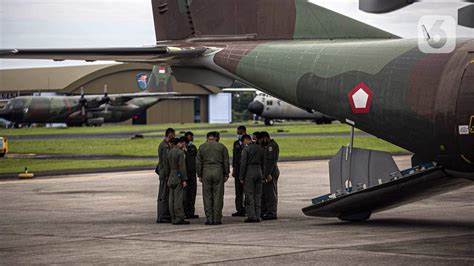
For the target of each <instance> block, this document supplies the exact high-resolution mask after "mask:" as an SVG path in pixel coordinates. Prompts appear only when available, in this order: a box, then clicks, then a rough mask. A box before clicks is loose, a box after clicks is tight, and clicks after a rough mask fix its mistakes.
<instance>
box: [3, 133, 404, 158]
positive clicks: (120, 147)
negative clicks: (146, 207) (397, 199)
mask: <svg viewBox="0 0 474 266" xmlns="http://www.w3.org/2000/svg"><path fill="white" fill-rule="evenodd" d="M275 139H276V140H277V142H278V144H279V145H280V150H281V153H280V156H281V157H308V156H328V155H332V154H335V153H336V152H337V150H339V148H340V147H341V146H345V145H347V143H348V138H343V137H276V138H275ZM160 141H161V140H160V139H146V138H145V139H136V140H131V139H128V138H127V139H64V140H55V141H49V140H22V141H11V142H10V153H15V154H16V153H19V154H31V153H34V154H94V155H127V156H156V155H157V147H158V144H159V142H160ZM203 142H204V139H196V140H195V143H196V145H200V144H202V143H203ZM233 142H234V139H228V138H224V139H222V143H223V144H224V145H226V146H227V147H228V149H229V151H231V150H232V149H231V147H232V143H233ZM355 146H357V147H360V148H371V149H376V150H383V151H389V152H403V151H404V150H403V149H401V148H398V147H397V146H394V145H392V144H390V143H387V142H385V141H383V140H380V139H377V138H374V137H357V138H356V140H355Z"/></svg>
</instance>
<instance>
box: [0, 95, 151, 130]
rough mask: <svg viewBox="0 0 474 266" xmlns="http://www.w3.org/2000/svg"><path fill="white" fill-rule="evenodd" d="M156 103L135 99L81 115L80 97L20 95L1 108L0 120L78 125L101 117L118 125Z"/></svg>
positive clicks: (149, 100)
mask: <svg viewBox="0 0 474 266" xmlns="http://www.w3.org/2000/svg"><path fill="white" fill-rule="evenodd" d="M158 101H159V99H158V98H156V97H143V98H134V99H131V100H130V101H128V102H126V103H123V104H120V105H110V106H109V107H108V111H107V112H105V106H104V105H102V104H98V105H97V106H94V107H93V106H90V107H92V108H87V111H86V115H82V105H81V104H80V97H79V96H53V97H45V96H33V97H32V96H22V97H17V98H14V99H12V100H10V101H9V103H8V104H7V105H6V106H5V108H4V109H0V117H1V118H5V119H7V120H9V121H12V122H15V123H24V124H30V123H67V124H81V123H88V121H91V119H97V118H103V122H104V123H117V122H123V121H126V120H128V119H130V118H132V117H133V116H136V115H139V114H140V113H141V112H143V111H144V110H145V109H147V108H149V107H150V106H152V105H154V104H156V103H157V102H158ZM96 121H97V120H96Z"/></svg>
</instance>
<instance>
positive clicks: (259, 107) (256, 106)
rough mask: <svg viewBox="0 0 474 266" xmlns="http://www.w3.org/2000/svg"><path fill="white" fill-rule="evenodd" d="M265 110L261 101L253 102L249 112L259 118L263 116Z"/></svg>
mask: <svg viewBox="0 0 474 266" xmlns="http://www.w3.org/2000/svg"><path fill="white" fill-rule="evenodd" d="M264 108H265V106H264V105H263V104H262V103H261V102H259V101H253V102H251V103H250V104H249V111H250V112H252V113H254V114H256V115H258V116H261V115H262V114H263V109H264Z"/></svg>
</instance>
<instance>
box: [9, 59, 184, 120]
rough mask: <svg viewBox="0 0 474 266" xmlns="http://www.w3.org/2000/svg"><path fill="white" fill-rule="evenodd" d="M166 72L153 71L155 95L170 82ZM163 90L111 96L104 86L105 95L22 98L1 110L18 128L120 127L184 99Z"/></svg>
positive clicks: (161, 69)
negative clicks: (42, 125) (164, 102)
mask: <svg viewBox="0 0 474 266" xmlns="http://www.w3.org/2000/svg"><path fill="white" fill-rule="evenodd" d="M160 72H163V73H160ZM166 72H169V71H168V70H167V68H165V67H163V66H159V67H155V68H154V70H153V72H152V75H151V77H150V82H149V83H148V84H149V85H148V86H149V87H154V88H155V90H153V91H157V90H158V89H159V87H161V86H166V87H167V84H166V83H167V81H168V78H166V77H165V78H163V77H164V76H166ZM138 81H139V82H140V81H141V80H138ZM156 82H161V83H164V84H159V85H158V88H157V86H153V84H156ZM139 84H140V83H139ZM164 90H166V89H164V88H163V91H160V92H150V88H145V90H144V91H143V92H141V93H129V94H108V93H107V85H105V86H104V94H103V95H85V94H84V90H83V89H81V94H80V95H76V96H19V97H16V98H13V99H11V100H9V101H8V102H7V104H6V105H5V106H4V107H3V108H0V118H3V119H6V120H8V121H10V122H13V123H14V124H15V125H21V124H33V123H65V124H67V125H68V126H82V125H88V126H100V125H102V124H103V123H118V122H123V121H126V120H129V119H131V118H133V117H134V116H137V115H140V114H141V113H143V112H144V111H145V110H146V109H148V108H150V107H151V106H153V105H155V104H157V103H158V102H159V101H162V100H178V99H182V98H183V97H177V94H176V93H174V92H169V91H164Z"/></svg>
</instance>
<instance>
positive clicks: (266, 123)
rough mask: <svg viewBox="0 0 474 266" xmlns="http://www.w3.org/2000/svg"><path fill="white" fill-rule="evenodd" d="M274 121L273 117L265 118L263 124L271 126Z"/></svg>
mask: <svg viewBox="0 0 474 266" xmlns="http://www.w3.org/2000/svg"><path fill="white" fill-rule="evenodd" d="M274 124H275V121H273V119H265V126H273V125H274Z"/></svg>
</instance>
